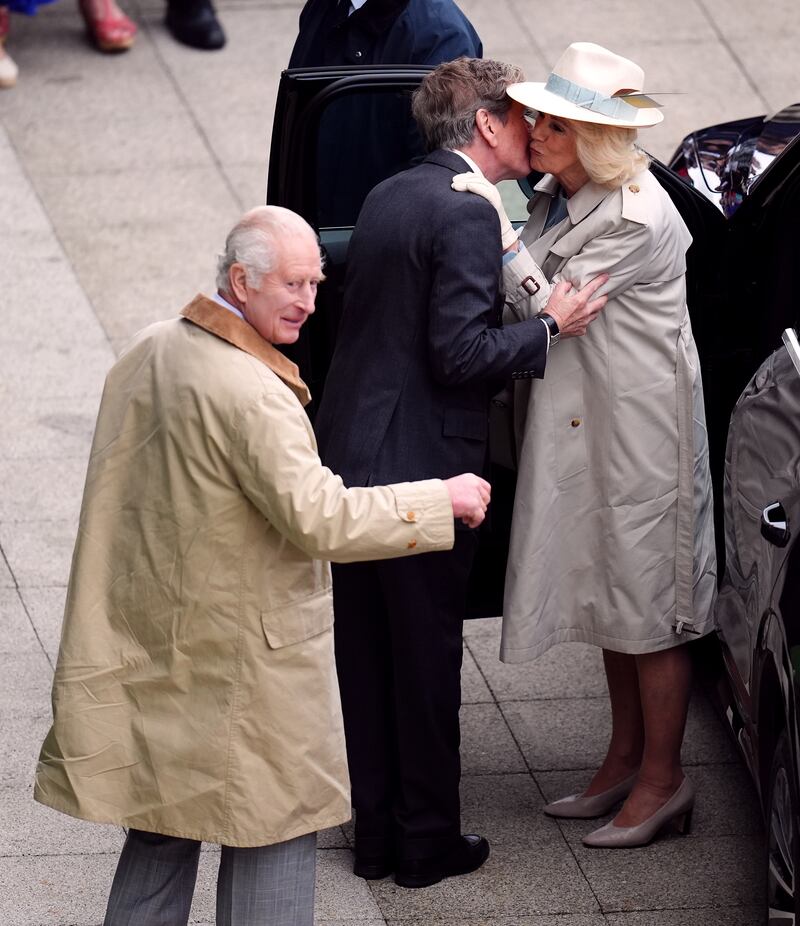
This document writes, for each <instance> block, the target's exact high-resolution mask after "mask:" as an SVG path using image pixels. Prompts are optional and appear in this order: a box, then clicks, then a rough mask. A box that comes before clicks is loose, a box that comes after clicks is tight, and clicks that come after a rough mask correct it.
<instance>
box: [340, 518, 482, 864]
mask: <svg viewBox="0 0 800 926" xmlns="http://www.w3.org/2000/svg"><path fill="white" fill-rule="evenodd" d="M476 546H477V537H476V535H475V533H474V532H468V531H457V532H456V545H455V548H454V549H453V550H452V551H449V552H446V553H426V554H422V555H420V556H415V557H409V558H407V559H403V560H394V561H386V562H379V563H368V564H361V565H353V566H350V565H348V566H341V567H335V569H334V605H335V609H336V623H335V634H336V660H337V667H338V671H339V684H340V688H341V692H342V705H343V709H344V717H345V731H346V734H347V747H348V761H349V763H350V777H351V781H352V785H353V806H354V808H355V812H356V851H357V852H359V853H366V854H368V855H377V854H379V853H380V852H381V851H382V850H383V851H388V850H389V849H390V847H392V843H393V848H394V849H395V851H396V853H397V857H398V858H407V859H412V858H428V857H431V856H435V855H440V854H442V853H444V852H447V851H448V850H449V849H450V848H452V846H453V844H454V842H455V841H456V840H457V839H458V836H459V834H460V804H459V795H458V787H459V781H460V776H461V764H460V757H459V746H460V732H459V724H458V711H459V708H460V705H461V659H462V646H463V644H462V625H463V617H464V611H465V607H466V589H467V579H468V577H469V572H470V568H471V565H472V560H473V557H474V555H475V549H476Z"/></svg>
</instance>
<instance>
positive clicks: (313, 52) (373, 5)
mask: <svg viewBox="0 0 800 926" xmlns="http://www.w3.org/2000/svg"><path fill="white" fill-rule="evenodd" d="M462 55H464V56H466V57H467V58H480V57H481V56H482V55H483V46H482V45H481V40H480V38H478V33H477V32H476V31H475V29H474V28H473V27H472V24H471V23H470V21H469V20H468V19H467V17H466V16H465V15H464V14H463V13H462V12H461V10H460V9H459V8H458V7H457V6H456V4H455V3H454V2H453V0H361V2H358V0H356V2H355V3H353V2H352V0H308V3H306V5H305V6H304V7H303V11H302V12H301V13H300V32H299V34H298V36H297V40H296V41H295V44H294V49H293V50H292V55H291V58H290V59H289V67H290V68H305V67H322V66H325V65H336V64H428V65H435V64H440V63H441V62H442V61H452V60H453V58H459V57H461V56H462Z"/></svg>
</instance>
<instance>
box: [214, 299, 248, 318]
mask: <svg viewBox="0 0 800 926" xmlns="http://www.w3.org/2000/svg"><path fill="white" fill-rule="evenodd" d="M213 298H214V302H216V303H217V304H218V305H221V306H222V308H223V309H227V310H228V311H229V312H233V314H234V315H238V316H239V318H241V320H242V321H246V319H245V317H244V315H242V313H241V312H240V311H239V310H238V309H237V308H236V306H234V305H231V304H230V302H228V300H227V299H225V297H224V296H220V294H219V293H214V297H213Z"/></svg>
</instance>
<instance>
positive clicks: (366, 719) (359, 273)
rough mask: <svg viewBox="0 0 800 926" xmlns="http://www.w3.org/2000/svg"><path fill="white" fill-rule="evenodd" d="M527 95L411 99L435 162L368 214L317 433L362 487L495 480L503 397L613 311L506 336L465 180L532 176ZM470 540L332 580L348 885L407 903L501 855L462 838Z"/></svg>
mask: <svg viewBox="0 0 800 926" xmlns="http://www.w3.org/2000/svg"><path fill="white" fill-rule="evenodd" d="M521 79H522V74H521V73H520V71H519V69H517V68H515V67H512V66H509V65H505V64H501V63H500V62H496V61H481V60H478V59H467V58H460V59H458V60H457V61H453V62H449V63H446V64H442V65H440V66H439V67H437V68H436V69H435V70H434V71H432V72H431V73H430V74H429V75H428V76H427V77H426V78H425V80H424V81H423V83H422V85H421V87H420V88H419V90H418V91H417V93H416V94H415V99H414V115H415V117H416V118H417V122H418V123H419V126H420V129H421V131H422V135H423V137H424V138H425V141H426V143H427V145H428V148H429V150H431V151H432V153H431V154H430V155H429V156H428V158H427V159H426V160H425V161H424V162H423V163H422V164H420V165H419V166H417V167H414V168H412V169H411V170H408V171H405V172H403V173H400V174H397V175H396V176H394V177H391V178H389V179H388V180H386V181H384V182H383V183H381V184H379V185H378V186H377V187H376V188H375V189H374V190H373V191H372V192H371V193H370V194H369V196H368V197H367V199H366V201H365V203H364V207H363V209H362V211H361V214H360V216H359V219H358V222H357V224H356V227H355V231H354V233H353V237H352V240H351V243H350V250H349V254H348V276H347V280H346V284H345V295H344V309H343V317H342V322H341V327H340V329H339V336H338V342H337V348H336V351H335V353H334V356H333V360H332V363H331V367H330V372H329V375H328V379H327V383H326V387H325V392H324V394H323V399H322V403H321V406H320V409H319V413H318V415H317V418H316V429H317V434H318V438H319V444H320V449H321V454H322V458H323V461H324V462H325V463H326V465H328V466H330V467H331V468H332V469H333V470H334V471H335V472H337V473H340V474H341V476H342V478H343V479H344V481H345V483H346V484H347V485H348V486H366V485H373V484H377V483H379V482H393V481H398V480H412V479H422V478H428V477H434V476H448V475H451V474H454V473H456V472H461V471H462V470H464V469H471V470H473V471H474V472H481V471H483V470H484V469H485V466H486V462H487V430H488V407H489V398H490V396H491V395H492V393H493V392H496V391H497V390H498V389H499V387H500V386H501V385H502V382H503V381H504V380H505V379H506V378H507V377H509V376H518V377H531V376H535V377H540V376H542V375H543V373H544V369H545V363H546V359H547V351H548V348H549V346H550V344H551V342H552V340H553V339H554V336H555V335H557V334H558V333H559V331H558V329H559V328H560V329H561V330H560V333H561V336H565V337H566V336H570V335H573V334H582V333H583V332H584V331H585V329H586V325H587V324H588V322H589V320H590V319H591V318H592V317H593V316H594V315H595V314H596V313H597V311H599V309H600V307H601V306H602V304H603V303H604V302H605V299H604V298H600V299H594V300H593V299H592V294H593V293H594V290H595V289H596V288H597V287H598V286H599V285H601V283H602V282H603V281H604V279H605V278H604V277H599V278H597V280H595V281H593V284H590V286H589V287H586V289H585V290H583V291H581V292H580V293H578V292H575V291H574V290H572V289H571V288H570V286H569V284H568V283H561V284H559V285H558V287H556V289H555V290H554V292H553V294H552V295H551V297H550V301H549V302H548V303H547V307H546V308H547V311H548V313H549V314H548V316H547V317H536V318H531V319H528V320H526V321H523V322H520V323H519V324H515V325H510V326H508V327H501V323H500V314H501V308H502V294H501V292H500V276H501V272H500V271H501V237H500V226H499V221H498V218H497V213H496V212H495V210H494V209H493V208H492V207H491V206H490V205H489V203H488V202H486V201H485V200H484V199H482V198H480V197H478V196H473V195H468V194H464V193H456V192H454V191H453V190H452V189H451V181H452V179H453V176H454V175H455V174H458V173H462V172H464V171H466V170H470V169H473V170H474V169H476V168H477V169H478V170H480V171H481V172H482V173H483V174H484V176H485V177H486V178H487V179H488V180H490V181H491V182H493V183H496V182H498V181H499V180H503V179H509V178H512V177H522V176H525V175H526V174H527V173H528V170H529V167H528V145H529V138H528V131H527V127H526V123H525V121H524V118H523V110H522V107H521V106H519V104H517V103H516V102H513V101H512V100H510V99H509V98H508V97H507V96H506V94H505V88H506V87H507V86H508V84H509V83H512V82H515V81H518V80H521ZM532 285H536V284H535V283H534V282H533V281H532ZM552 349H554V350H557V349H558V348H557V347H556V346H555V344H553V346H552ZM409 509H410V506H409ZM417 514H418V513H417V512H415V511H413V510H408V511H406V512H404V513H403V516H404V517H405V518H407V519H408V520H410V521H413V520H414V518H415V517H417ZM457 534H458V536H457V539H456V545H455V547H454V549H453V551H452V552H448V553H432V554H425V555H422V556H419V557H414V558H413V559H411V560H407V561H405V562H402V561H398V562H396V563H377V562H376V563H366V564H360V565H357V566H345V567H343V568H340V569H337V570H335V573H334V604H335V610H336V624H335V639H336V658H337V667H338V671H339V679H340V689H341V693H342V702H343V708H344V716H345V731H346V735H347V747H348V761H349V764H350V775H351V781H352V785H353V805H354V809H355V814H356V821H355V827H356V829H355V834H356V844H355V865H354V869H353V870H354V871H355V873H356V874H357V875H360V876H361V877H365V878H380V877H385V876H386V875H387V874H389V873H390V872H392V871H394V873H395V881H396V882H397V884H400V885H402V886H405V887H425V886H427V885H429V884H434V883H435V882H437V881H439V880H441V879H442V878H444V877H449V876H452V875H457V874H464V873H466V872H468V871H473V870H474V869H476V868H478V867H479V866H480V865H482V864H483V862H484V861H485V859H486V858H487V856H488V854H489V845H488V842H487V840H486V839H484V838H482V837H480V836H475V835H465V836H462V835H461V826H460V805H459V793H458V788H459V779H460V759H459V742H460V731H459V723H458V712H459V707H460V701H461V689H460V672H461V658H462V621H463V617H464V613H465V605H466V589H467V579H468V576H469V572H470V568H471V564H472V559H473V556H474V553H475V548H476V545H477V536H476V534H475V532H474V531H469V530H464V531H457Z"/></svg>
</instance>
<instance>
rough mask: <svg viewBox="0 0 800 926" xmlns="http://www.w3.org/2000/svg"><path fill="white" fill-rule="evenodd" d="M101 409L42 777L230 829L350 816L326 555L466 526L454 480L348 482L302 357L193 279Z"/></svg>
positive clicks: (255, 840) (113, 816) (77, 805)
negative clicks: (321, 436) (319, 419)
mask: <svg viewBox="0 0 800 926" xmlns="http://www.w3.org/2000/svg"><path fill="white" fill-rule="evenodd" d="M183 315H184V316H185V318H182V319H174V320H172V321H167V322H162V323H159V324H156V325H153V326H151V327H149V328H146V329H145V330H144V331H142V332H140V333H139V335H138V336H137V337H136V339H135V340H134V342H133V343H132V344H131V345H130V347H129V348H128V349H127V350H126V352H125V353H124V354H123V355H122V357H121V358H120V359H119V360H118V362H117V363H116V364H115V366H114V367H113V369H112V370H111V372H110V373H109V375H108V378H107V381H106V387H105V391H104V394H103V400H102V404H101V408H100V413H99V416H98V421H97V429H96V433H95V438H94V445H93V448H92V453H91V458H90V461H89V469H88V474H87V478H86V487H85V491H84V499H83V506H82V509H81V517H80V525H79V530H78V539H77V543H76V546H75V553H74V557H73V563H72V573H71V577H70V584H69V591H68V595H67V604H66V613H65V615H64V627H63V634H62V640H61V648H60V652H59V657H58V665H57V667H56V673H55V681H54V684H53V714H54V721H53V726H52V728H51V730H50V732H49V734H48V736H47V738H46V740H45V742H44V745H43V747H42V751H41V756H40V760H39V765H38V769H37V772H36V787H35V794H34V796H35V798H36V800H38V801H41V802H42V803H44V804H47V805H49V806H50V807H54V808H55V809H57V810H61V811H64V812H65V813H68V814H72V815H73V816H76V817H82V818H83V819H86V820H95V821H99V822H106V823H116V824H119V825H121V826H126V827H135V828H136V829H141V830H147V831H151V832H157V833H164V834H167V835H173V836H182V837H187V838H191V839H200V840H207V841H209V842H215V843H222V844H225V845H230V846H260V845H268V844H271V843H275V842H281V841H284V840H287V839H291V838H293V837H295V836H300V835H302V834H304V833H309V832H312V831H314V830H318V829H321V828H323V827H328V826H332V825H335V824H338V823H342V822H343V821H345V820H347V819H348V818H349V816H350V799H349V783H348V774H347V764H346V758H345V746H344V735H343V729H342V720H341V713H340V704H339V691H338V685H337V680H336V671H335V665H334V656H333V633H332V624H333V606H332V597H331V577H330V567H329V565H328V562H326V561H327V560H337V561H342V562H349V561H352V560H360V559H378V558H384V557H391V556H398V555H404V554H409V553H412V552H413V553H422V552H424V551H429V550H444V549H449V548H450V547H451V546H452V544H453V527H454V525H453V514H452V507H451V504H450V500H449V495H448V492H447V490H446V488H445V486H444V484H443V483H442V482H441V481H440V480H429V481H426V482H419V483H414V484H409V483H406V484H400V485H394V486H389V487H387V488H373V489H359V488H356V489H345V488H344V487H343V484H342V481H341V480H340V479H339V477H338V476H335V475H333V474H332V473H331V472H330V470H328V469H325V468H324V467H323V466H322V465H321V464H320V462H319V458H318V457H317V454H316V444H315V441H314V437H313V434H312V431H311V427H310V424H309V422H308V419H307V417H306V415H305V412H304V411H303V407H302V405H301V402H307V401H308V398H309V397H308V392H307V390H306V387H305V385H304V384H303V383H302V381H301V380H300V379H299V378H298V376H297V368H296V367H295V366H294V365H293V364H291V363H290V362H289V361H288V360H287V359H286V358H285V357H284V356H283V355H282V354H280V353H279V352H278V351H276V350H275V349H274V348H273V347H272V346H271V345H270V344H268V343H267V342H266V341H264V340H262V339H261V338H260V337H259V335H258V334H257V333H256V332H255V330H254V329H253V328H251V327H250V326H249V325H248V324H247V323H246V322H244V321H242V320H240V319H239V318H237V317H236V316H235V315H233V313H231V312H228V311H227V310H226V309H224V308H222V307H221V306H219V305H217V304H216V303H214V302H212V301H211V300H209V299H206V298H205V297H202V296H198V297H197V298H196V299H195V300H194V301H193V302H192V303H191V304H190V305H189V306H188V307H187V308H186V309H185V310H184V312H183Z"/></svg>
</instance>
